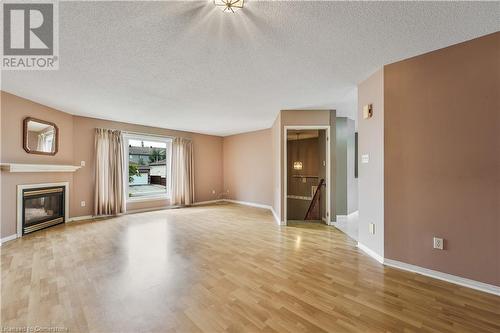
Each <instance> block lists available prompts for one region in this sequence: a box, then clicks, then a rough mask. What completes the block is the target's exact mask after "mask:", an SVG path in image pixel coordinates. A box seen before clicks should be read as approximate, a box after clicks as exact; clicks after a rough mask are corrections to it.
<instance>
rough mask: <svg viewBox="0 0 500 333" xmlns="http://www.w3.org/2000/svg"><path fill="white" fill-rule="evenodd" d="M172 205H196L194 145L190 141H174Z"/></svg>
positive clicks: (177, 139)
mask: <svg viewBox="0 0 500 333" xmlns="http://www.w3.org/2000/svg"><path fill="white" fill-rule="evenodd" d="M171 198H172V199H171V200H172V203H171V204H172V205H178V206H189V205H191V204H193V203H194V159H193V143H192V141H191V140H189V139H184V138H175V139H174V140H173V141H172V195H171Z"/></svg>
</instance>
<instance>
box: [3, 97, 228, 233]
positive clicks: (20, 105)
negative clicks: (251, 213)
mask: <svg viewBox="0 0 500 333" xmlns="http://www.w3.org/2000/svg"><path fill="white" fill-rule="evenodd" d="M1 97H2V99H1V120H2V121H1V161H2V162H11V163H33V164H38V163H40V164H74V165H80V161H85V162H86V166H85V167H84V168H82V169H80V170H78V171H77V172H75V173H8V172H4V171H2V172H1V176H2V178H1V181H2V184H1V192H2V193H1V195H2V201H1V207H0V208H1V213H0V217H1V224H0V225H1V231H0V232H1V233H0V234H1V237H6V236H10V235H12V234H14V233H15V229H16V211H15V207H16V191H17V189H16V186H17V185H18V184H33V183H48V182H61V181H68V182H70V216H71V217H76V216H86V215H92V211H93V184H94V178H93V177H94V171H93V166H94V160H93V150H94V133H93V130H94V128H96V127H104V128H113V129H121V130H127V131H134V132H141V133H147V134H158V135H169V136H183V137H190V138H192V139H193V143H194V160H195V200H196V201H197V202H200V201H207V200H213V199H216V198H218V197H219V196H220V193H221V192H222V186H223V181H222V138H221V137H217V136H210V135H202V134H196V133H190V132H182V131H173V130H168V129H161V128H154V127H146V126H139V125H132V124H126V123H120V122H112V121H106V120H99V119H93V118H86V117H78V116H72V115H70V114H67V113H64V112H61V111H58V110H55V109H52V108H49V107H46V106H44V105H41V104H38V103H34V102H32V101H29V100H26V99H23V98H20V97H17V96H14V95H11V94H8V93H5V92H2V94H1ZM28 116H31V117H35V118H40V119H44V120H48V121H52V122H54V123H56V124H57V126H58V127H59V132H60V140H59V152H58V153H57V154H56V155H55V156H44V155H34V154H27V153H26V152H25V151H24V149H23V146H22V124H23V119H24V118H25V117H28ZM212 190H215V192H216V193H215V194H212ZM81 201H86V207H81V206H80V202H81ZM168 204H169V203H168V202H167V201H156V202H141V203H133V204H129V205H127V209H128V210H136V209H146V208H161V207H165V206H167V205H168Z"/></svg>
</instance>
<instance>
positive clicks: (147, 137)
mask: <svg viewBox="0 0 500 333" xmlns="http://www.w3.org/2000/svg"><path fill="white" fill-rule="evenodd" d="M122 137H123V141H124V142H125V144H124V158H125V163H126V167H127V172H126V174H125V175H124V182H125V184H126V185H127V186H125V197H126V200H127V203H135V202H146V201H161V200H170V198H171V192H172V189H171V185H172V167H171V166H172V140H173V139H174V137H171V136H159V135H154V134H139V133H134V132H122ZM131 139H132V140H141V141H154V142H162V143H165V144H166V152H167V159H168V161H166V163H165V168H167V170H166V174H167V187H166V190H167V192H166V193H165V194H161V195H154V196H144V197H135V198H132V197H129V193H128V175H129V170H128V169H129V165H130V161H129V159H130V155H129V145H128V140H131Z"/></svg>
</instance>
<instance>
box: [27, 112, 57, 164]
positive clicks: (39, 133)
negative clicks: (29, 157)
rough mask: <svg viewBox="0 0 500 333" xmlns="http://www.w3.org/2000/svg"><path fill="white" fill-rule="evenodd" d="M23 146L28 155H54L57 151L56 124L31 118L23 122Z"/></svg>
mask: <svg viewBox="0 0 500 333" xmlns="http://www.w3.org/2000/svg"><path fill="white" fill-rule="evenodd" d="M23 128H24V129H23V146H24V150H25V151H26V152H27V153H29V154H39V155H52V156H53V155H55V154H57V151H58V149H59V129H58V128H57V126H56V124H54V123H51V122H49V121H45V120H40V119H36V118H32V117H28V118H26V119H24V122H23Z"/></svg>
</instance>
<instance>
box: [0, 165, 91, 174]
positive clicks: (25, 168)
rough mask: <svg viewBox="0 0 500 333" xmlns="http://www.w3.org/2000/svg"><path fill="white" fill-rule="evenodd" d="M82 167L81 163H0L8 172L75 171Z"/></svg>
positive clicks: (1, 167) (0, 167)
mask: <svg viewBox="0 0 500 333" xmlns="http://www.w3.org/2000/svg"><path fill="white" fill-rule="evenodd" d="M80 168H81V166H79V165H62V164H22V163H0V169H2V170H3V171H8V172H75V171H76V170H78V169H80Z"/></svg>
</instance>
